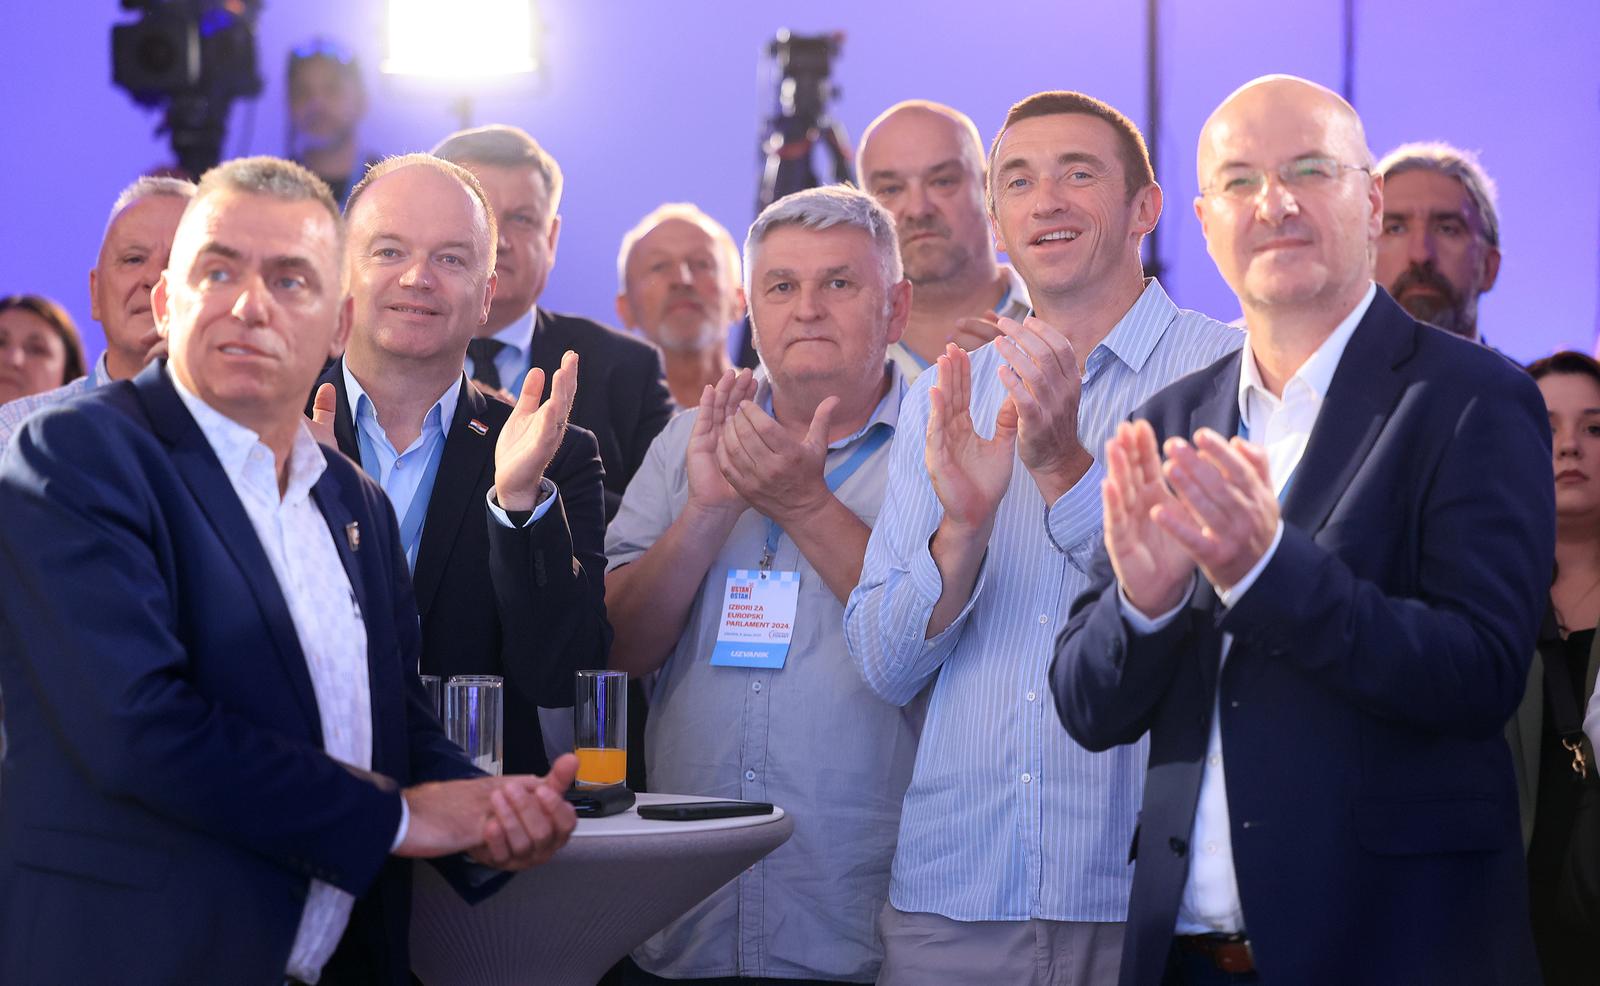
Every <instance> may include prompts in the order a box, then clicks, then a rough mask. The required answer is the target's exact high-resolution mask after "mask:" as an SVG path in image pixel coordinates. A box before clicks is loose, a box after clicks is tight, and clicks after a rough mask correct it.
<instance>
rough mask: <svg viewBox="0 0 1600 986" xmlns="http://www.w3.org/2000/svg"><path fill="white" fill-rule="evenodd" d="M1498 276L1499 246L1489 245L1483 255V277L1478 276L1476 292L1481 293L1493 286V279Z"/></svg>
mask: <svg viewBox="0 0 1600 986" xmlns="http://www.w3.org/2000/svg"><path fill="white" fill-rule="evenodd" d="M1499 276H1500V248H1499V247H1490V248H1489V252H1488V253H1485V254H1484V255H1483V277H1481V278H1479V281H1480V283H1479V284H1478V293H1479V294H1483V293H1484V292H1485V291H1488V290H1489V289H1490V288H1492V287H1494V282H1495V279H1496V278H1498V277H1499Z"/></svg>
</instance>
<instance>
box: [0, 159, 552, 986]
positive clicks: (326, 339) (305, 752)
mask: <svg viewBox="0 0 1600 986" xmlns="http://www.w3.org/2000/svg"><path fill="white" fill-rule="evenodd" d="M343 241H344V235H343V224H342V222H341V221H340V218H339V213H338V208H337V207H336V206H335V205H334V203H333V199H332V197H331V196H330V195H329V193H328V188H327V186H326V185H325V184H324V183H323V182H322V181H321V179H318V178H317V177H316V176H314V175H312V174H311V173H310V172H309V171H307V170H306V169H304V168H302V167H300V166H299V165H296V164H293V163H291V162H288V161H281V160H278V159H275V158H243V159H239V160H236V161H230V162H228V163H226V164H224V165H222V166H220V167H218V168H214V169H212V170H211V171H209V172H207V173H206V174H205V175H204V176H203V177H202V178H201V180H200V184H199V187H198V190H197V191H196V193H195V197H194V200H193V202H192V203H191V204H190V206H189V208H188V209H187V210H186V211H185V213H184V217H183V220H182V221H181V222H180V223H179V225H178V229H177V232H176V233H175V234H174V236H173V241H172V256H171V259H170V262H169V265H168V267H167V270H166V271H164V272H163V273H162V275H161V278H160V279H159V280H158V281H157V282H156V286H155V288H154V289H153V290H152V291H151V293H150V298H151V306H152V310H153V312H154V314H155V318H156V324H157V326H159V327H160V329H161V332H162V334H163V335H164V336H165V337H166V338H167V340H168V347H169V349H170V353H171V355H170V357H169V358H168V359H165V360H160V361H157V362H156V363H154V364H152V365H151V366H149V367H147V368H146V369H145V370H144V371H142V372H141V373H139V375H138V376H136V377H135V378H134V379H132V380H124V381H117V382H115V383H112V384H109V385H107V386H104V387H100V388H98V389H96V390H95V391H94V392H92V393H89V394H86V395H84V396H83V397H81V398H80V399H78V400H75V401H72V402H70V403H68V404H67V405H65V406H59V407H55V408H50V409H49V410H46V411H44V412H42V413H40V414H37V415H35V416H34V417H33V418H31V419H30V420H29V421H28V422H27V424H26V425H24V426H23V429H22V431H21V432H20V433H19V434H18V435H17V436H16V438H15V439H13V441H12V442H11V444H10V445H8V446H7V447H6V449H5V451H4V453H0V516H4V517H5V518H6V522H5V524H3V525H0V580H3V582H4V584H5V585H6V587H7V590H6V592H5V593H3V594H0V682H3V683H4V686H5V690H6V692H7V694H8V695H10V696H11V699H12V701H11V705H10V709H9V710H8V711H9V718H8V726H9V728H10V730H11V736H12V740H13V745H12V749H11V750H10V752H9V754H8V755H7V757H6V759H5V761H4V763H3V769H4V773H5V789H6V790H5V794H6V796H5V797H4V798H3V799H0V901H4V902H5V906H7V907H8V908H10V910H9V911H8V913H16V908H17V907H18V906H22V905H19V904H18V902H20V901H27V904H26V905H25V906H26V907H27V909H28V910H29V912H30V913H31V914H32V916H33V919H34V920H35V922H36V925H35V931H34V933H32V934H12V933H7V934H4V935H0V980H3V981H5V982H8V983H9V982H63V983H64V982H117V983H128V984H150V986H157V984H166V983H180V982H203V981H212V980H215V979H218V978H223V979H228V980H232V981H236V982H252V983H276V982H284V981H285V979H286V977H287V980H288V981H289V982H292V983H316V982H321V983H322V984H323V986H344V984H355V983H361V984H369V983H376V984H383V986H403V984H405V983H406V982H408V981H409V975H408V972H407V969H408V967H409V963H408V961H407V956H406V943H407V932H406V928H407V923H408V911H409V900H410V885H411V859H412V858H423V857H455V856H456V854H458V853H461V852H463V851H466V852H470V853H471V854H472V855H473V857H474V858H476V859H477V860H478V861H479V862H483V863H488V864H491V865H494V866H499V867H506V868H522V867H526V866H530V865H534V864H536V863H539V862H541V861H543V860H545V859H548V858H549V856H550V854H551V853H553V852H554V851H555V850H556V849H557V848H559V847H560V846H561V845H562V844H563V843H564V842H565V841H566V839H567V837H568V835H570V834H571V831H572V828H573V826H574V825H575V824H576V819H575V817H574V815H573V812H572V808H571V806H570V805H567V804H566V803H565V802H564V801H563V800H562V799H561V793H562V792H563V791H564V790H565V789H566V787H567V786H568V785H570V784H571V782H572V778H573V775H574V773H575V772H576V766H577V762H576V758H574V757H570V756H569V757H564V758H562V759H561V760H559V761H558V762H557V763H556V764H555V766H554V767H553V768H552V770H551V772H550V774H549V776H548V777H546V778H538V777H533V776H506V777H486V776H483V775H482V773H481V772H480V771H479V770H477V769H476V768H475V767H474V766H473V764H472V763H471V762H470V761H468V759H467V758H466V755H465V754H464V753H463V752H462V751H461V749H460V748H458V747H457V746H455V745H454V744H453V743H451V742H450V741H449V740H448V739H446V738H445V735H444V733H443V731H442V730H441V729H440V728H439V723H438V721H437V720H436V718H435V716H434V713H433V712H432V710H431V708H430V706H429V703H428V699H427V694H426V693H425V692H424V691H423V688H422V684H421V682H420V681H419V680H418V678H417V671H416V669H417V660H418V656H419V650H420V647H419V633H418V627H417V609H416V604H415V602H414V601H413V599H412V592H411V580H410V578H409V577H408V576H407V574H406V560H405V553H404V550H403V545H402V543H401V537H400V533H399V529H398V525H397V524H396V522H395V518H394V513H393V511H392V510H391V509H390V507H389V505H388V503H387V502H386V500H385V499H384V495H383V491H382V490H381V489H379V488H378V486H377V484H375V483H373V482H372V481H371V480H368V479H367V478H366V477H364V476H363V475H362V474H361V473H360V470H359V469H358V468H357V467H356V466H355V464H354V463H352V462H350V461H349V460H348V459H346V458H344V457H343V456H341V455H332V454H328V453H325V452H324V450H323V448H322V446H320V445H318V444H317V442H316V441H315V439H314V438H313V437H312V435H311V433H310V431H309V430H308V428H307V424H306V422H305V420H304V418H303V417H302V414H301V408H302V407H303V406H304V402H305V397H306V394H307V393H308V392H309V391H310V389H311V383H312V381H313V380H315V379H316V376H317V373H318V372H319V371H320V370H321V369H322V365H323V363H324V361H326V360H327V359H328V358H329V357H330V356H333V355H335V354H337V353H338V352H339V351H340V350H341V349H342V348H343V345H344V342H345V339H346V336H347V335H348V332H349V327H350V316H351V302H350V298H349V296H348V295H347V294H346V293H345V289H344V284H343V279H342V277H341V274H340V270H341V260H342V250H343ZM401 857H406V858H401ZM463 864H464V861H463V860H460V859H459V858H457V859H454V860H453V861H449V862H447V861H444V860H441V869H443V870H444V872H445V875H446V876H449V877H452V878H453V882H455V884H456V886H457V887H458V888H460V889H462V890H463V892H467V893H472V894H473V895H475V896H477V895H481V894H482V892H483V891H486V890H491V889H492V886H491V885H489V884H487V883H486V882H479V880H478V879H475V878H481V877H482V876H483V875H482V874H473V873H469V872H467V871H466V869H465V868H464V865H463ZM79 927H91V928H94V929H95V936H94V942H93V947H84V943H83V942H82V941H81V940H80V936H79V935H78V934H77V933H75V932H73V931H72V930H70V929H73V928H79ZM7 930H8V932H9V931H10V930H11V929H9V928H8V929H7Z"/></svg>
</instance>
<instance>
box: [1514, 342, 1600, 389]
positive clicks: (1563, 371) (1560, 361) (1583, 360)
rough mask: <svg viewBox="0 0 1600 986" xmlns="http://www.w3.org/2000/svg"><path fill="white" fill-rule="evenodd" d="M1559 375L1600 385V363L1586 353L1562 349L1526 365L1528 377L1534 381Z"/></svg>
mask: <svg viewBox="0 0 1600 986" xmlns="http://www.w3.org/2000/svg"><path fill="white" fill-rule="evenodd" d="M1561 375H1565V376H1574V377H1588V378H1590V379H1591V380H1593V381H1594V382H1595V383H1596V384H1600V361H1596V360H1595V358H1594V357H1593V356H1590V355H1588V354H1587V353H1580V352H1576V351H1574V350H1571V349H1564V350H1562V351H1561V352H1559V353H1552V354H1550V355H1549V356H1546V357H1544V358H1543V359H1536V360H1534V361H1533V362H1532V363H1529V364H1528V376H1530V377H1532V378H1533V379H1535V380H1542V379H1544V378H1545V377H1548V376H1561Z"/></svg>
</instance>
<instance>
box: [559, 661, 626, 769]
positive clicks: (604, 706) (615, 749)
mask: <svg viewBox="0 0 1600 986" xmlns="http://www.w3.org/2000/svg"><path fill="white" fill-rule="evenodd" d="M572 715H573V721H572V730H573V739H574V740H575V741H576V742H575V743H574V746H576V747H577V752H578V783H579V784H621V783H622V782H623V781H624V780H626V779H627V776H628V676H627V674H625V673H624V672H621V671H579V672H578V700H577V703H576V704H575V705H574V706H573V708H572Z"/></svg>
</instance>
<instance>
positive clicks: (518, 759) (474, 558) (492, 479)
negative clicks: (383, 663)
mask: <svg viewBox="0 0 1600 986" xmlns="http://www.w3.org/2000/svg"><path fill="white" fill-rule="evenodd" d="M346 216H347V218H348V221H349V244H348V249H347V261H348V270H349V278H350V294H351V298H352V303H353V306H354V315H353V316H352V320H351V321H352V329H351V334H350V342H349V345H348V347H347V348H346V350H345V353H344V356H343V357H342V358H341V359H340V360H339V361H338V362H337V363H336V364H335V365H334V366H333V367H332V368H330V369H329V370H327V371H326V372H325V373H324V374H323V377H322V380H323V382H322V384H321V385H320V386H319V387H318V394H317V399H316V406H315V407H314V408H313V420H314V421H316V422H317V423H318V424H319V427H320V428H321V431H322V437H323V440H324V441H326V442H327V443H328V444H330V445H331V444H337V445H338V446H339V448H340V449H341V450H342V451H344V452H345V453H346V454H347V455H349V456H351V457H352V458H354V459H356V460H357V461H358V462H359V463H360V464H361V466H362V468H363V469H365V470H366V471H367V472H368V474H370V475H371V476H372V477H373V478H374V479H376V480H377V481H378V483H379V485H381V486H382V487H383V490H384V492H385V493H387V494H388V496H389V499H390V502H391V503H392V504H393V505H394V512H395V517H396V519H397V520H398V522H399V526H400V542H401V546H402V548H403V550H404V552H405V557H406V563H407V565H408V566H409V567H410V568H411V572H412V580H413V582H414V583H415V584H416V600H417V610H418V614H419V615H420V616H421V632H422V671H423V672H424V673H426V674H436V675H440V676H441V677H448V676H450V675H453V674H494V675H499V676H501V677H503V678H504V679H505V686H506V687H505V695H504V698H505V706H506V708H505V713H506V715H505V725H506V728H505V737H504V739H505V764H506V767H507V769H508V770H509V771H510V772H513V773H517V772H533V773H539V772H541V771H544V770H546V769H547V768H548V766H549V761H548V758H547V755H546V749H545V744H544V742H543V734H542V730H541V727H540V722H539V713H538V709H539V708H541V707H545V708H561V707H565V706H570V705H571V704H572V701H573V699H572V690H573V682H574V676H575V672H576V671H577V669H578V668H580V667H604V666H605V660H606V657H605V650H606V644H607V635H608V629H607V627H606V622H605V607H604V602H603V592H604V583H603V581H602V579H603V575H602V572H603V570H604V567H605V559H604V529H605V527H604V525H605V520H604V510H605V501H604V494H603V488H602V486H601V481H602V479H601V477H602V472H601V465H600V457H599V452H598V450H597V449H596V448H595V443H594V438H593V436H592V435H590V434H589V433H587V432H585V431H583V430H582V429H580V428H575V427H571V426H569V425H568V424H567V420H566V418H567V408H568V407H569V406H570V404H571V401H572V394H573V390H574V388H575V387H576V378H577V372H578V370H577V362H578V358H577V357H576V356H574V355H572V354H568V357H567V360H566V361H564V362H563V364H562V368H561V370H560V371H559V372H558V373H557V374H556V377H555V381H554V383H553V387H552V394H553V396H552V398H551V400H549V401H546V402H543V403H542V404H541V402H540V400H539V393H538V391H537V390H534V391H533V392H530V393H527V394H524V395H523V397H522V398H520V399H519V401H518V404H517V406H516V408H514V409H513V408H509V407H507V406H506V405H504V404H502V403H500V402H498V401H493V400H489V399H487V398H485V397H484V396H483V395H482V394H480V393H478V392H477V391H476V390H475V389H474V388H473V387H472V386H471V385H470V384H469V383H468V381H467V379H466V376H465V374H463V373H462V371H461V360H462V358H463V356H464V354H465V352H466V346H467V340H468V339H470V338H472V333H473V331H474V330H475V329H476V328H477V327H478V326H479V325H481V324H482V323H483V320H484V318H485V317H486V314H485V313H486V311H487V309H488V304H489V299H490V297H491V296H492V295H493V293H494V291H495V288H496V283H495V277H494V274H493V270H494V257H495V249H494V244H495V236H494V213H493V211H492V210H491V209H489V207H488V203H487V201H486V197H485V196H484V195H483V191H482V189H481V187H480V186H479V185H478V183H477V180H476V179H475V178H473V177H472V175H471V173H470V172H467V171H465V170H464V169H462V168H460V167H459V166H457V165H454V164H450V163H449V162H446V161H441V160H439V159H438V158H435V157H433V156H431V155H427V154H412V155H406V156H404V157H398V158H390V159H388V160H386V161H383V162H381V163H379V164H377V165H374V166H373V168H372V169H371V170H370V171H368V173H367V176H366V177H365V178H363V179H362V181H361V182H360V183H359V184H358V185H357V186H356V187H355V189H354V190H353V191H352V192H351V193H350V201H349V205H348V206H347V208H346ZM541 375H542V371H538V372H535V373H533V374H532V375H531V379H533V381H534V382H535V383H536V384H537V383H541V382H542V381H540V380H539V377H540V376H541Z"/></svg>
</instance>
